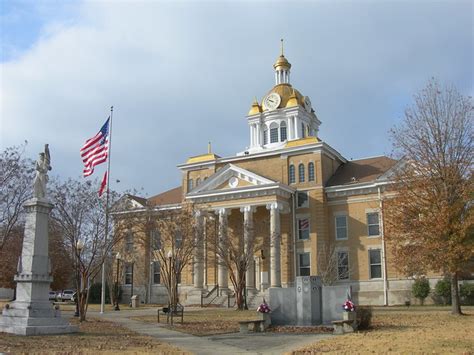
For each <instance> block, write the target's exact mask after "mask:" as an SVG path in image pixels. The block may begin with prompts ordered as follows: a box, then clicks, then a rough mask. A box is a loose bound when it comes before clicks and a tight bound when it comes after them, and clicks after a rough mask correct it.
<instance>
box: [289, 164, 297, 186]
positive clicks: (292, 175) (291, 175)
mask: <svg viewBox="0 0 474 355" xmlns="http://www.w3.org/2000/svg"><path fill="white" fill-rule="evenodd" d="M288 180H289V182H290V184H294V183H295V182H296V177H295V166H294V165H290V168H289V170H288Z"/></svg>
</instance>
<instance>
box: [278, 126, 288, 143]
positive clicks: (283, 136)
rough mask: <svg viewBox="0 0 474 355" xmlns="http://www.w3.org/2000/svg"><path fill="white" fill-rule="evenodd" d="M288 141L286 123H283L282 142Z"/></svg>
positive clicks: (281, 130) (281, 127) (281, 129)
mask: <svg viewBox="0 0 474 355" xmlns="http://www.w3.org/2000/svg"><path fill="white" fill-rule="evenodd" d="M286 139H287V134H286V123H285V122H282V123H280V141H281V142H284V141H286Z"/></svg>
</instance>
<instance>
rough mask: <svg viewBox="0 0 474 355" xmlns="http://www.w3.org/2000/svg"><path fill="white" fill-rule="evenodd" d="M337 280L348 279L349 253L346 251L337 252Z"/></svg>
mask: <svg viewBox="0 0 474 355" xmlns="http://www.w3.org/2000/svg"><path fill="white" fill-rule="evenodd" d="M337 278H338V279H339V280H347V279H349V253H348V252H347V251H339V252H337Z"/></svg>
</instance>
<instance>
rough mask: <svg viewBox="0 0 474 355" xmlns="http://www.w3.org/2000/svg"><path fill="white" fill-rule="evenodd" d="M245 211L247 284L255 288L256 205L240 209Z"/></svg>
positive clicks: (248, 286)
mask: <svg viewBox="0 0 474 355" xmlns="http://www.w3.org/2000/svg"><path fill="white" fill-rule="evenodd" d="M240 211H241V212H243V213H244V255H245V256H246V257H247V262H248V267H247V271H246V273H245V286H246V287H247V289H249V288H252V289H253V288H255V263H254V255H253V253H254V250H253V247H254V245H255V240H254V238H255V235H254V229H253V213H254V212H255V207H254V206H245V207H242V208H241V209H240Z"/></svg>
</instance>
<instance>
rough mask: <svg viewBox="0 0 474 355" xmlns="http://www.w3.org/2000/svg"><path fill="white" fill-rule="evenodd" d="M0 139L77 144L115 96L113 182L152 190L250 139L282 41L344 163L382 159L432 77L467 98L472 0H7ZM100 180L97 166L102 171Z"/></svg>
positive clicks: (68, 168) (56, 150) (64, 167)
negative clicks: (208, 155)
mask: <svg viewBox="0 0 474 355" xmlns="http://www.w3.org/2000/svg"><path fill="white" fill-rule="evenodd" d="M0 4H1V8H0V10H1V11H0V12H1V13H0V29H1V41H0V42H1V48H0V49H1V58H0V60H1V64H0V65H1V67H0V68H1V69H0V70H1V77H0V90H1V102H0V116H1V126H0V129H1V132H0V134H1V135H0V140H1V142H0V144H1V148H2V149H3V148H4V147H6V146H10V145H14V144H20V143H22V142H23V141H24V140H25V139H26V140H28V142H29V144H28V149H27V154H28V155H30V156H31V157H35V156H36V153H37V152H38V151H40V150H41V149H42V145H43V144H44V143H46V142H47V143H49V144H50V147H51V154H52V158H53V169H54V173H55V174H58V175H60V176H62V177H69V176H71V177H78V176H80V173H81V169H82V167H81V163H80V159H79V153H78V151H79V148H80V146H81V145H82V144H83V142H84V140H85V139H86V138H89V137H90V136H92V135H93V134H95V133H96V131H97V130H98V129H99V128H100V126H101V125H102V124H103V122H104V121H105V119H106V118H107V116H108V114H109V107H110V106H111V105H114V107H115V110H114V127H113V130H114V137H113V147H112V149H113V150H112V178H113V180H115V179H120V181H121V183H120V184H118V185H114V186H112V187H113V188H118V189H122V190H124V189H129V188H136V189H141V188H143V190H142V193H143V194H144V195H153V194H156V193H158V192H160V191H164V190H166V189H168V188H172V187H174V186H177V185H179V184H180V180H181V178H180V172H179V170H178V169H177V168H176V165H177V164H179V163H182V162H184V161H185V160H186V159H187V157H189V156H192V155H197V154H200V153H204V152H205V151H206V149H207V148H206V147H207V141H208V140H211V141H212V144H213V147H214V151H215V152H216V153H217V154H219V155H221V156H230V155H233V154H235V153H236V152H238V151H242V150H243V149H245V147H246V146H247V145H248V144H249V137H248V128H247V124H246V121H245V119H244V117H245V115H246V113H247V112H248V110H249V107H250V105H251V103H252V100H253V97H254V96H257V97H258V99H262V98H263V96H264V95H265V94H266V93H267V92H268V91H269V90H270V89H271V88H272V86H273V84H274V83H273V68H272V64H273V62H274V61H275V59H276V58H277V56H278V53H279V41H280V38H284V39H285V54H286V57H287V58H288V60H289V61H290V63H291V64H292V74H291V78H292V79H291V82H292V84H293V86H294V87H296V88H297V89H298V90H300V91H301V92H302V93H303V94H304V95H307V96H309V97H310V98H311V101H312V103H313V106H314V108H315V110H316V114H317V115H318V117H319V119H320V120H321V121H322V125H321V128H320V138H321V139H322V140H323V141H325V142H327V143H329V144H330V145H331V146H333V147H334V148H335V149H337V150H338V151H339V152H341V153H342V154H343V155H344V156H345V157H346V158H348V159H350V158H354V159H355V158H361V157H366V156H374V155H380V154H390V152H391V145H390V142H389V139H388V138H389V136H388V130H389V129H390V128H391V127H392V126H393V125H395V124H397V123H398V122H399V121H400V119H401V118H402V116H403V111H404V108H405V107H407V106H408V105H409V104H410V103H411V102H412V96H413V94H414V93H416V92H417V91H419V90H420V89H421V88H423V86H424V85H425V84H426V82H427V81H428V80H429V79H430V78H431V77H433V76H434V77H436V78H438V79H439V81H440V82H441V83H443V84H445V83H446V84H453V85H455V86H456V87H457V88H458V89H459V90H460V91H461V92H462V93H464V94H466V95H472V93H473V66H472V63H473V3H472V1H396V2H395V1H358V2H355V1H291V2H286V1H274V2H268V1H253V2H250V1H173V2H171V1H170V2H165V1H133V2H132V1H90V2H82V1H5V0H0ZM98 172H99V174H98V175H100V172H101V170H100V169H99V170H98Z"/></svg>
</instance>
